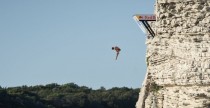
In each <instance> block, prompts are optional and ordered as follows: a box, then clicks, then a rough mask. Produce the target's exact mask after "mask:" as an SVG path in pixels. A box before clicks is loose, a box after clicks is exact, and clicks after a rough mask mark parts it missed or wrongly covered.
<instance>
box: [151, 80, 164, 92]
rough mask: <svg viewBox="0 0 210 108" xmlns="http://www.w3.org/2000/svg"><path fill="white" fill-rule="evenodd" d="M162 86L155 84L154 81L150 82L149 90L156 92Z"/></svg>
mask: <svg viewBox="0 0 210 108" xmlns="http://www.w3.org/2000/svg"><path fill="white" fill-rule="evenodd" d="M162 88H163V87H162V86H159V85H157V84H156V83H155V82H153V83H151V85H150V91H151V92H158V91H159V90H160V89H162Z"/></svg>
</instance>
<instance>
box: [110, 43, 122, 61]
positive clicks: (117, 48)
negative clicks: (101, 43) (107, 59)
mask: <svg viewBox="0 0 210 108" xmlns="http://www.w3.org/2000/svg"><path fill="white" fill-rule="evenodd" d="M112 50H115V51H116V53H117V55H116V60H117V58H118V55H119V53H120V51H121V49H120V48H119V47H118V46H115V47H112Z"/></svg>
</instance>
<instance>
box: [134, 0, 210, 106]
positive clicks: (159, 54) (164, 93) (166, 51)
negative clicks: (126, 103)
mask: <svg viewBox="0 0 210 108" xmlns="http://www.w3.org/2000/svg"><path fill="white" fill-rule="evenodd" d="M155 14H156V16H157V21H156V22H155V24H154V25H152V27H153V29H154V30H155V32H156V36H155V37H154V38H149V39H147V40H146V44H147V54H146V63H147V74H146V77H145V80H144V83H143V86H142V89H141V93H140V96H139V100H138V102H137V104H136V107H137V108H210V0H157V3H156V11H155Z"/></svg>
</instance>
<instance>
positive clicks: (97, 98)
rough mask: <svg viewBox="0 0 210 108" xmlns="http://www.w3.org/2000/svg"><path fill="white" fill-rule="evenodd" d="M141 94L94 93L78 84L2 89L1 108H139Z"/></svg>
mask: <svg viewBox="0 0 210 108" xmlns="http://www.w3.org/2000/svg"><path fill="white" fill-rule="evenodd" d="M138 93H139V89H131V88H127V87H122V88H118V87H114V88H111V89H108V90H106V89H105V88H104V87H101V88H100V89H97V90H92V89H91V88H88V87H86V86H81V87H80V86H78V85H77V84H74V83H68V84H64V85H58V84H56V83H52V84H47V85H45V86H43V85H38V86H33V87H32V86H30V87H27V86H21V87H10V88H2V87H0V108H135V103H136V101H137V98H138Z"/></svg>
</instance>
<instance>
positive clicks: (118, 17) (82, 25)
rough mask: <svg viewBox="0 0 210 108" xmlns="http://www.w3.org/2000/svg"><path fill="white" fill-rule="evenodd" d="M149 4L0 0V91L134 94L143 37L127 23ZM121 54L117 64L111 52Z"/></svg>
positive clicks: (140, 75)
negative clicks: (52, 87)
mask: <svg viewBox="0 0 210 108" xmlns="http://www.w3.org/2000/svg"><path fill="white" fill-rule="evenodd" d="M154 2H155V0H1V1H0V86H2V87H13V86H21V85H28V86H31V85H45V84H49V83H58V84H65V83H71V82H73V83H76V84H78V85H80V86H83V85H84V86H88V87H91V88H94V89H97V88H100V87H101V86H103V87H105V88H112V87H123V86H125V87H132V88H139V87H140V86H141V83H142V81H143V79H144V75H145V73H146V64H145V53H146V45H145V37H146V36H145V34H143V33H142V31H141V30H140V29H139V28H138V26H137V24H136V23H135V21H134V20H133V19H132V16H133V15H134V14H144V13H153V10H154ZM115 45H117V46H119V47H120V48H121V52H120V55H119V58H118V60H117V61H115V56H116V53H115V52H114V51H112V50H111V47H112V46H115Z"/></svg>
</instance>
